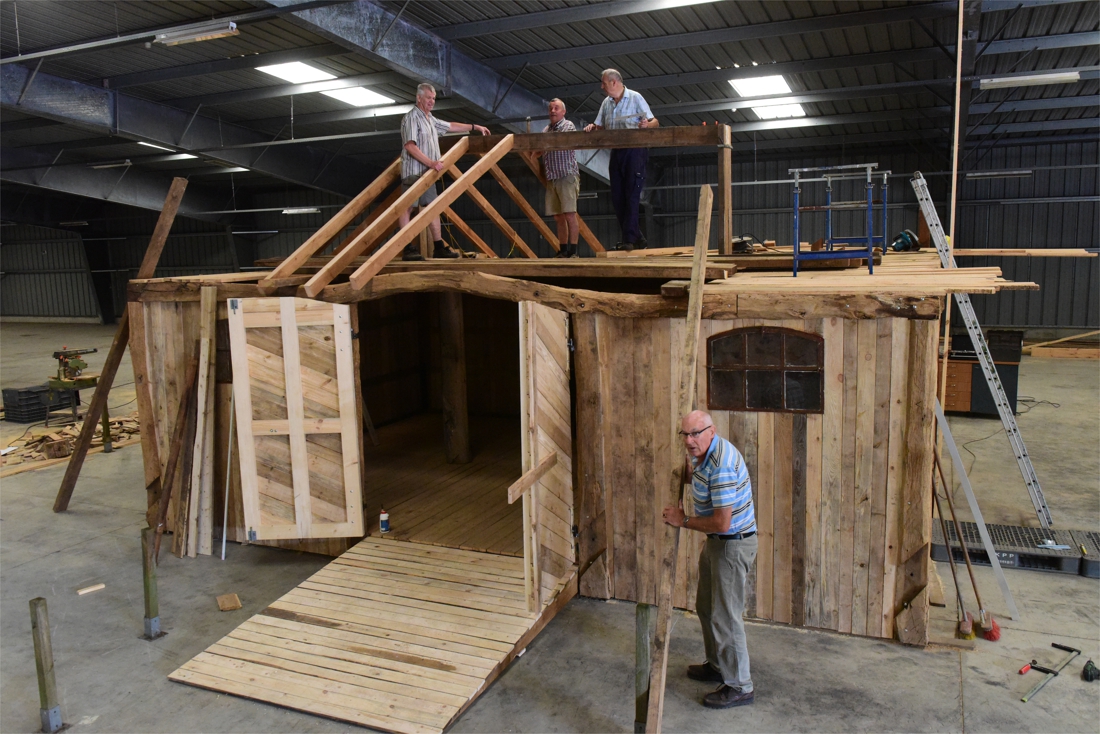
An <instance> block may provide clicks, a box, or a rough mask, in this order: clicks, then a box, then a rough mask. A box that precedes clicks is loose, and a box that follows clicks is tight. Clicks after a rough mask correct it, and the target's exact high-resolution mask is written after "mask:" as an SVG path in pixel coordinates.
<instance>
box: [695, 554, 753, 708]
mask: <svg viewBox="0 0 1100 734" xmlns="http://www.w3.org/2000/svg"><path fill="white" fill-rule="evenodd" d="M756 544H757V540H756V536H755V535H753V536H752V537H750V538H745V539H744V540H721V539H719V538H707V542H706V545H704V546H703V552H702V553H701V554H699V590H698V592H697V593H696V595H695V612H696V613H697V614H698V615H699V622H700V623H701V624H702V626H703V647H704V649H705V650H706V654H707V662H708V663H710V664H711V666H712V667H714V668H715V669H717V670H718V671H719V672H720V673H721V674H722V679H723V680H724V681H725V682H726V685H728V686H730V687H732V688H740V689H741V690H742V691H744V692H745V693H748V692H749V691H751V690H752V677H751V675H750V671H749V648H748V646H747V645H746V644H745V622H744V620H743V619H742V615H743V614H744V612H745V578H746V577H747V576H748V573H749V569H750V568H752V563H753V561H754V560H756Z"/></svg>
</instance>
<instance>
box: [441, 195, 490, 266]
mask: <svg viewBox="0 0 1100 734" xmlns="http://www.w3.org/2000/svg"><path fill="white" fill-rule="evenodd" d="M443 216H445V217H447V219H448V220H450V222H451V224H453V225H454V226H455V227H457V228H458V231H459V232H461V233H462V234H464V235H465V236H466V239H468V240H470V242H473V243H474V246H475V247H477V249H479V250H481V251H482V252H483V253H485V255H487V256H488V257H497V254H496V253H495V252H493V248H491V247H489V245H488V244H487V243H486V242H485V240H483V239H481V237H479V236H478V234H477V232H475V231H474V230H473V228H472V227H470V225H468V224H466V221H465V220H464V219H463V218H462V217H460V216H458V215H457V214H455V212H454V210H453V209H451V207H447V208H446V209H444V210H443Z"/></svg>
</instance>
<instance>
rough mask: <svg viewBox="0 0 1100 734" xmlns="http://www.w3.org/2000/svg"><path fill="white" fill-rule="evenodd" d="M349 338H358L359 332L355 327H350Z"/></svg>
mask: <svg viewBox="0 0 1100 734" xmlns="http://www.w3.org/2000/svg"><path fill="white" fill-rule="evenodd" d="M351 338H352V339H358V338H359V332H358V331H356V330H355V329H352V330H351Z"/></svg>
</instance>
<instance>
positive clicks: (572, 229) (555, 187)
mask: <svg viewBox="0 0 1100 734" xmlns="http://www.w3.org/2000/svg"><path fill="white" fill-rule="evenodd" d="M549 116H550V124H549V125H547V126H546V127H545V128H543V130H542V131H543V132H544V133H571V132H576V131H577V128H576V126H575V125H573V123H572V122H570V121H569V120H567V119H565V102H562V101H561V100H560V99H556V98H555V99H552V100H550V108H549ZM535 156H536V157H541V158H542V169H543V174H544V175H545V176H546V213H547V214H549V215H551V216H552V217H554V221H555V222H557V224H558V242H560V243H561V249H560V250H558V257H574V256H576V254H577V237H578V232H579V231H580V227H579V225H578V223H577V197H578V196H579V195H580V193H581V172H580V169H579V168H577V152H576V151H575V150H551V151H547V152H545V153H544V152H542V151H538V152H536V153H535Z"/></svg>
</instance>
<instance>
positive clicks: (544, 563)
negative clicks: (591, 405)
mask: <svg viewBox="0 0 1100 734" xmlns="http://www.w3.org/2000/svg"><path fill="white" fill-rule="evenodd" d="M519 329H520V332H519V333H520V381H521V387H520V390H521V395H522V398H521V400H522V405H521V418H522V421H523V424H522V431H523V449H522V450H523V472H524V473H525V474H526V473H527V472H529V471H531V470H532V469H534V468H535V467H536V466H538V464H539V463H540V462H541V461H542V460H543V459H545V458H546V457H548V456H549V455H550V454H551V453H552V452H556V453H557V462H556V463H555V464H554V466H553V467H552V468H551V469H550V470H549V471H548V472H546V473H545V474H544V475H543V476H542V477H541V478H540V479H539V480H538V482H537V483H536V484H535V485H534V486H533V487H532V488H531V490H530V491H528V492H526V493H525V494H524V496H523V523H524V528H523V530H524V538H523V541H524V542H523V548H524V559H525V564H524V567H525V572H524V581H525V585H526V590H527V603H528V609H529V610H531V611H536V610H539V609H541V608H543V607H544V606H546V605H547V604H549V603H550V602H551V601H553V600H554V597H555V596H556V595H557V593H558V592H559V591H560V589H561V588H562V586H563V585H564V584H565V582H566V581H567V580H568V579H569V578H570V576H571V575H572V573H573V571H574V570H575V566H574V564H575V563H576V553H575V550H574V544H573V532H572V528H573V437H572V434H573V432H572V422H573V421H572V415H573V411H572V400H571V397H570V387H569V377H570V370H571V365H570V358H569V315H568V314H566V313H564V312H562V311H558V310H556V309H553V308H549V307H547V306H543V305H540V304H538V303H534V302H531V301H524V302H522V303H520V309H519Z"/></svg>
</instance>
